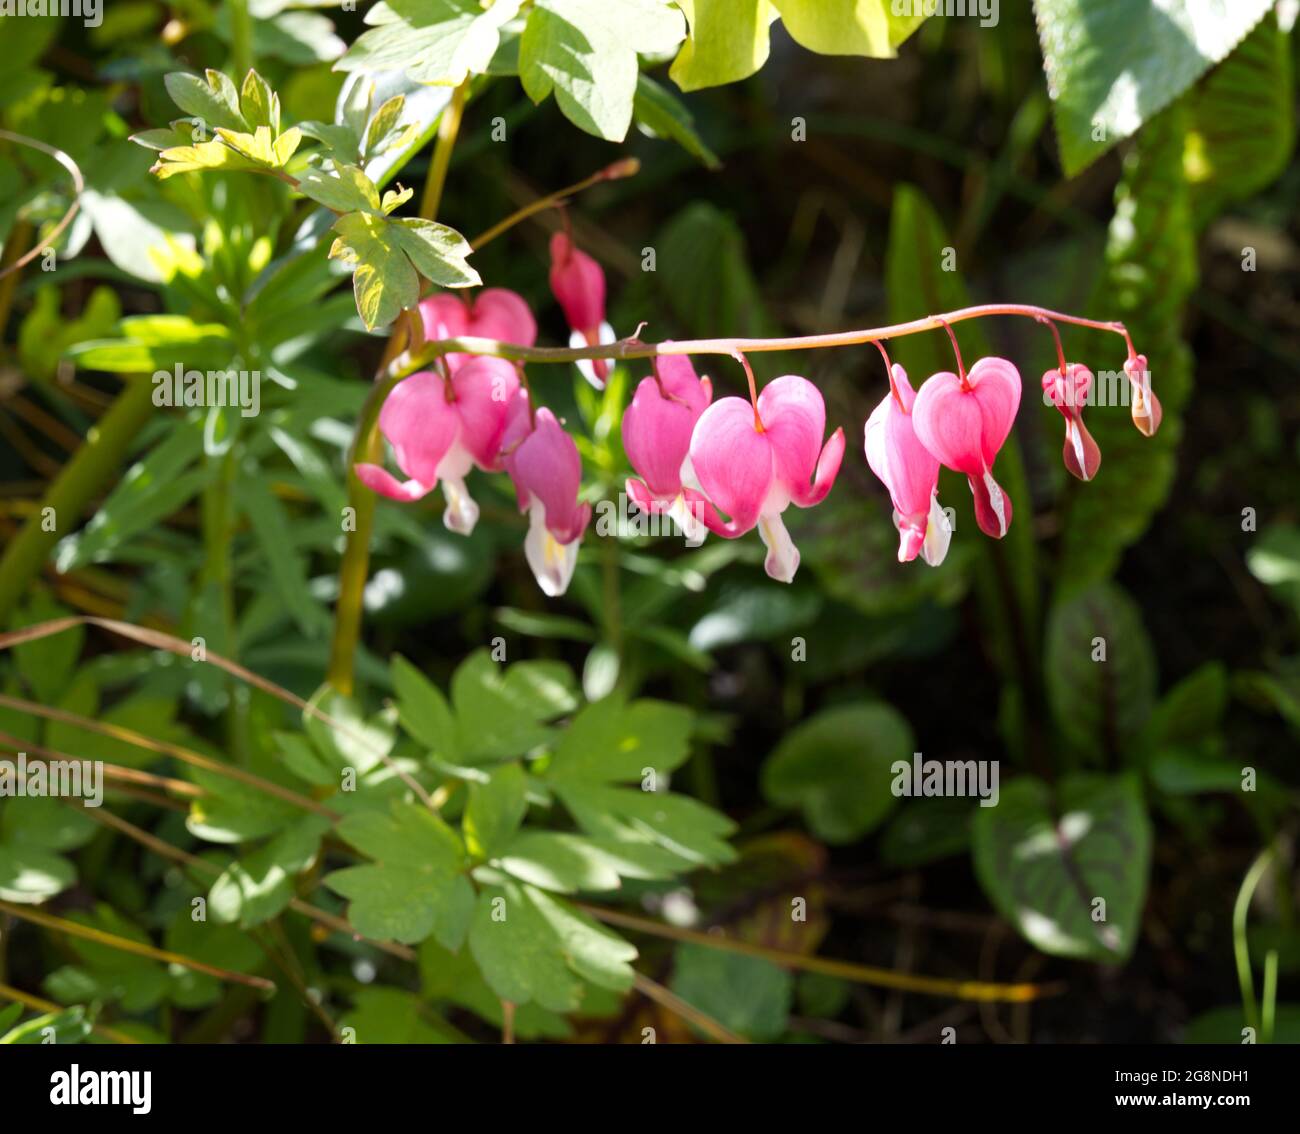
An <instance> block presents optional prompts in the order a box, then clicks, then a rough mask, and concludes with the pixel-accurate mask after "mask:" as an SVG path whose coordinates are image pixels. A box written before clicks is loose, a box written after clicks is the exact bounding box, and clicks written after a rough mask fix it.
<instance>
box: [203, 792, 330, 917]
mask: <svg viewBox="0 0 1300 1134" xmlns="http://www.w3.org/2000/svg"><path fill="white" fill-rule="evenodd" d="M329 826H330V824H329V821H328V820H326V819H324V818H322V817H321V816H318V815H309V816H307V817H306V818H304V819H301V820H299V822H298V823H296V824H294V826H292V827H290V828H289V829H288V830H287V831H285V832H284V833H283V834H280V835H277V836H276V837H275V838H274V839H272V840H271V841H270V842H269V843H267V844H266V846H264V847H262V848H261V849H259V850H256V851H254V852H253V853H252V854H250V855H248V856H247V857H246V858H243V859H240V860H239V861H237V862H232V863H231V864H230V865H229V866H228V867H226V869H225V870H224V871H223V872H222V873H221V875H220V876H219V877H218V878H217V880H216V881H215V882H214V883H213V884H212V889H211V891H210V892H209V894H208V906H209V908H210V909H211V911H212V917H213V920H214V921H216V922H217V923H219V924H232V923H238V924H239V925H240V926H241V927H242V928H244V929H251V928H252V927H253V926H257V925H261V924H262V923H263V922H265V921H269V920H270V919H271V918H273V917H275V916H276V915H277V914H279V913H281V912H282V911H283V910H284V909H285V907H286V906H288V904H289V901H290V899H291V898H293V896H294V880H295V878H296V876H297V875H298V874H300V873H302V871H304V870H306V869H307V868H308V867H309V866H310V865H311V864H312V862H313V861H315V858H316V855H317V853H318V852H319V850H320V841H321V838H322V836H323V835H324V834H325V832H326V831H328V830H329Z"/></svg>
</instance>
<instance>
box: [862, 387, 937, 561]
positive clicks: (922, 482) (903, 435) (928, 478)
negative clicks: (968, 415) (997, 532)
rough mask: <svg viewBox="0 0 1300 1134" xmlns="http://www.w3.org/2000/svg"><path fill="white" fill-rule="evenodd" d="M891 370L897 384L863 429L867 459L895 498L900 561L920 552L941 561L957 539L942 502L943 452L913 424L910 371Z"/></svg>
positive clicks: (914, 397)
mask: <svg viewBox="0 0 1300 1134" xmlns="http://www.w3.org/2000/svg"><path fill="white" fill-rule="evenodd" d="M892 370H893V378H894V381H893V389H892V390H891V391H890V392H889V393H888V394H886V395H885V398H884V400H883V401H882V402H881V403H880V404H879V405H878V406H876V408H875V409H874V410H872V412H871V416H870V417H869V418H867V424H866V428H865V429H864V430H863V442H864V446H865V448H866V453H867V464H869V465H870V466H871V471H872V472H874V473H875V474H876V476H878V477H879V478H880V481H881V483H882V484H884V486H885V487H886V488H887V489H889V498H890V500H891V501H893V504H894V526H895V527H896V528H897V529H898V561H899V562H900V563H907V562H910V561H911V560H913V559H915V558H916V556H917V554H918V553H919V554H920V555H921V557H922V558H923V559H924V560H925V561H926V562H927V563H928V564H930V566H931V567H938V566H939V564H940V563H942V562H943V559H944V556H945V555H947V554H948V544H949V542H950V541H951V539H952V525H951V524H950V523H949V522H948V517H947V516H946V515H945V514H944V511H943V509H942V508H940V507H939V496H938V492H939V458H938V457H936V456H935V455H934V454H933V453H931V452H930V450H928V449H927V448H926V447H925V446H924V445H922V444H921V442H920V441H919V440H917V437H916V430H915V429H914V428H913V425H912V406H913V404H914V403H915V401H916V395H915V394H914V393H913V392H912V385H911V383H910V382H908V380H907V372H906V371H905V370H904V369H903V368H902V367H901V366H899V365H898V363H894V365H893V368H892ZM895 391H896V392H897V394H895Z"/></svg>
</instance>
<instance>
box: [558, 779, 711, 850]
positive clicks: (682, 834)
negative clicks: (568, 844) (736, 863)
mask: <svg viewBox="0 0 1300 1134" xmlns="http://www.w3.org/2000/svg"><path fill="white" fill-rule="evenodd" d="M555 794H556V795H558V796H559V797H560V800H561V801H562V802H563V803H564V806H565V807H567V808H568V809H569V812H570V813H571V814H572V815H573V817H574V819H575V820H577V823H578V826H579V827H581V828H582V829H583V830H584V831H585V832H586V833H588V834H589V835H592V836H593V837H596V838H598V839H600V840H602V845H606V844H605V841H606V840H611V841H613V842H614V843H617V844H626V853H627V854H628V855H630V856H634V857H639V856H638V849H639V847H640V846H642V845H644V844H646V843H649V844H650V845H651V846H653V847H655V848H657V849H659V850H662V851H667V852H669V853H671V854H673V855H676V856H677V857H678V858H680V859H682V860H683V861H684V862H685V863H687V864H689V865H690V866H716V865H719V864H722V863H726V862H731V861H732V860H733V859H734V858H735V857H736V855H735V851H733V850H732V849H731V847H730V846H729V845H728V844H727V843H726V842H725V840H726V838H727V836H729V835H730V834H731V833H732V832H733V831H734V830H735V829H736V825H735V824H734V823H733V822H732V821H731V820H730V819H728V818H727V817H726V816H725V815H722V814H720V813H719V812H717V811H714V810H712V809H711V808H709V807H706V806H705V805H704V804H702V803H700V802H699V801H698V800H694V799H689V798H687V797H686V796H681V795H671V794H669V793H667V792H663V791H640V790H638V789H636V788H616V787H605V786H598V785H595V784H588V783H582V782H578V781H574V782H569V781H564V782H561V783H557V784H556V785H555ZM607 849H608V848H607ZM641 861H642V862H643V863H644V866H645V867H646V868H648V869H653V867H654V864H655V863H656V862H662V857H661V856H655V857H653V858H649V859H642V860H641Z"/></svg>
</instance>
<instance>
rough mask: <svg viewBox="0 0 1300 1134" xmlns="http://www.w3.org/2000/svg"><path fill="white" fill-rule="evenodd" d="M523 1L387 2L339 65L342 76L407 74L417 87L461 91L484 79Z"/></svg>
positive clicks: (377, 8) (373, 12)
mask: <svg viewBox="0 0 1300 1134" xmlns="http://www.w3.org/2000/svg"><path fill="white" fill-rule="evenodd" d="M522 2H523V0H496V3H494V4H492V5H491V6H490V7H488V8H487V9H486V10H484V7H483V5H482V4H481V3H479V0H387V2H386V3H379V4H376V5H375V6H374V7H373V8H371V9H370V11H369V12H367V13H366V23H368V24H372V25H378V26H375V27H372V29H371V30H370V31H366V32H363V33H362V34H361V36H360V37H359V38H358V39H357V41H356V42H355V43H354V44H353V45H352V47H351V48H350V49H349V50H348V53H347V54H346V55H345V56H343V58H342V59H340V60H339V61H338V63H337V64H336V69H337V70H340V71H357V70H360V71H405V72H406V73H407V74H408V75H409V76H410V77H411V78H412V79H414V80H415V81H416V82H418V83H435V84H439V85H443V86H457V85H458V84H460V83H462V82H464V81H465V77H466V75H469V74H476V75H480V74H483V73H484V72H485V71H486V70H487V68H488V64H489V63H490V62H491V61H492V56H493V55H495V54H496V50H497V46H498V45H499V43H500V39H501V28H502V27H503V26H504V25H505V24H507V23H509V21H510V20H512V19H514V17H515V16H516V15H517V14H518V12H519V9H520V7H521V6H522Z"/></svg>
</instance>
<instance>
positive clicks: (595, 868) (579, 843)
mask: <svg viewBox="0 0 1300 1134" xmlns="http://www.w3.org/2000/svg"><path fill="white" fill-rule="evenodd" d="M492 863H493V865H495V866H499V867H500V868H501V869H502V870H504V871H505V872H506V873H507V874H511V875H513V876H514V877H515V878H518V879H519V881H521V882H528V883H531V884H532V885H534V886H537V887H539V888H541V889H543V890H555V891H558V892H559V893H561V894H572V893H576V892H577V891H579V890H617V889H618V887H619V877H618V871H617V870H615V869H614V867H613V866H611V865H610V863H609V860H608V859H607V858H606V857H605V856H604V855H603V854H602V853H601V852H600V850H599V848H598V847H596V846H594V845H593V844H592V843H591V842H590V841H589V840H587V839H584V838H582V837H580V836H578V835H571V834H567V833H565V832H562V831H523V832H521V833H520V834H519V835H517V836H516V837H515V838H513V839H511V840H510V842H509V844H508V845H507V846H505V847H504V848H502V849H501V851H500V852H499V853H497V854H495V855H494V856H493V858H492Z"/></svg>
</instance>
